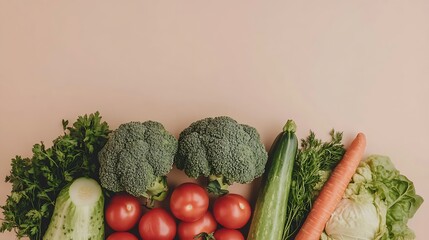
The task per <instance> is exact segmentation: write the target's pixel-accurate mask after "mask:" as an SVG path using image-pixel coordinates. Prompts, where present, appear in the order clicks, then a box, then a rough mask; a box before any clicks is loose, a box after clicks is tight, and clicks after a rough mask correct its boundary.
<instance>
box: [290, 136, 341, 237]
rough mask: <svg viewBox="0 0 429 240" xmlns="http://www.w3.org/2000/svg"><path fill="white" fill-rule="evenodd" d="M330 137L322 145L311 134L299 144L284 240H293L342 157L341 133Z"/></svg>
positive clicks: (320, 141)
mask: <svg viewBox="0 0 429 240" xmlns="http://www.w3.org/2000/svg"><path fill="white" fill-rule="evenodd" d="M330 135H331V140H330V141H328V142H323V141H322V140H320V139H317V138H316V135H315V134H314V132H312V131H310V135H309V136H308V137H307V138H306V139H302V140H301V148H300V149H298V153H297V157H296V160H295V163H294V168H293V173H292V186H291V189H290V193H289V199H288V209H287V212H286V215H287V217H286V225H285V229H284V233H283V240H289V239H294V238H295V235H296V234H297V233H298V230H299V229H300V228H301V226H302V224H303V223H304V220H305V218H306V217H307V215H308V213H309V212H310V209H311V207H312V204H313V201H314V200H315V199H316V197H317V195H318V194H319V192H320V190H321V188H322V186H323V184H324V183H325V182H326V181H327V180H328V177H329V175H330V173H331V171H332V170H333V169H334V168H335V166H336V165H337V164H338V162H339V161H340V160H341V159H342V157H343V155H344V153H345V149H344V145H343V144H342V143H341V140H342V137H343V136H342V133H341V132H335V131H334V130H332V131H331V132H330Z"/></svg>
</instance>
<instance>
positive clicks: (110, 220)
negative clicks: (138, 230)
mask: <svg viewBox="0 0 429 240" xmlns="http://www.w3.org/2000/svg"><path fill="white" fill-rule="evenodd" d="M141 213H142V209H141V205H140V202H139V200H138V199H137V198H136V197H134V196H132V195H129V194H126V193H120V194H116V195H114V196H113V197H112V199H111V200H110V203H109V204H108V205H107V208H106V222H107V224H108V225H109V226H110V227H111V228H112V229H113V230H115V231H118V232H125V231H128V230H130V229H131V228H133V227H134V226H135V225H136V224H137V222H138V221H139V218H140V216H141Z"/></svg>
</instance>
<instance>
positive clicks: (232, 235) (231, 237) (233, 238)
mask: <svg viewBox="0 0 429 240" xmlns="http://www.w3.org/2000/svg"><path fill="white" fill-rule="evenodd" d="M214 237H215V238H216V240H244V236H243V234H241V232H240V231H238V230H236V229H228V228H221V229H219V230H217V231H216V232H215V233H214Z"/></svg>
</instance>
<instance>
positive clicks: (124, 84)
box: [0, 0, 429, 239]
mask: <svg viewBox="0 0 429 240" xmlns="http://www.w3.org/2000/svg"><path fill="white" fill-rule="evenodd" d="M428 13H429V1H424V0H421V1H402V0H401V1H394V0H389V1H381V0H380V1H378V0H375V1H374V0H370V1H365V0H363V1H361V0H359V1H358V0H356V1H241V0H236V1H194V0H189V1H86V0H85V1H79V0H78V1H47V0H44V1H10V0H0V146H1V150H0V177H1V179H3V178H4V177H5V176H6V175H7V174H8V173H9V170H10V159H11V158H12V157H14V156H15V155H17V154H18V155H24V156H29V154H30V153H31V151H30V150H31V146H32V144H34V143H36V142H39V141H45V142H50V141H51V140H52V139H53V138H54V137H56V136H58V135H59V134H61V125H60V120H61V119H63V118H65V119H70V120H74V119H75V118H76V117H77V116H78V115H80V114H84V113H91V112H94V111H96V110H99V111H100V112H101V114H102V115H103V116H104V119H105V120H107V121H108V122H109V123H110V125H111V126H112V128H116V127H117V126H118V125H119V124H120V123H123V122H128V121H131V120H140V121H144V120H149V119H152V120H157V121H160V122H162V123H163V124H164V125H165V126H166V128H167V129H168V130H170V131H171V132H172V133H174V134H175V135H176V136H177V135H178V133H179V132H180V131H181V130H183V129H184V128H185V127H187V126H188V125H189V124H190V123H191V122H192V121H195V120H198V119H200V118H203V117H208V116H217V115H229V116H231V117H233V118H235V119H237V120H238V121H240V122H243V123H247V124H250V125H253V126H254V127H256V128H257V129H258V130H259V132H260V134H261V137H262V139H263V141H264V143H265V144H266V146H267V147H269V146H270V144H271V142H272V141H273V139H274V137H275V135H276V134H277V133H278V131H280V129H281V128H282V126H283V124H284V122H285V121H286V120H287V119H288V118H293V119H294V120H295V121H296V122H297V124H298V127H299V128H298V137H299V138H303V137H305V136H306V135H307V133H308V132H309V130H310V129H312V130H314V131H315V132H316V133H317V134H318V135H319V136H321V137H323V138H327V136H328V132H329V130H330V129H331V128H335V129H337V130H341V131H344V135H345V143H346V144H349V142H350V139H351V138H352V137H353V136H354V135H355V134H356V133H357V132H358V131H362V132H364V133H366V135H367V139H368V148H367V153H368V154H370V153H380V154H386V155H389V156H390V157H391V158H392V160H393V161H394V163H395V164H396V166H397V167H398V168H399V169H400V170H401V171H402V172H403V173H404V174H405V175H406V176H408V177H409V178H410V179H411V180H413V181H414V183H415V186H416V189H417V191H418V193H420V194H421V195H422V196H423V197H424V198H426V200H427V201H429V187H428V180H429V178H428V177H429V174H428V169H429V161H428V155H427V151H428V146H427V144H428V140H427V139H428V135H429V127H428V123H429V108H428V103H429V94H428V93H429V83H428V80H429V79H428V77H429V44H428V43H429V14H428ZM177 175H180V173H177V172H175V173H174V174H171V178H170V179H175V177H176V176H177ZM233 190H234V191H237V192H241V193H243V194H249V192H250V190H251V186H234V188H233ZM9 193H10V185H8V184H5V183H1V184H0V204H1V205H3V204H4V201H5V199H6V195H7V194H9ZM428 215H429V208H428V207H427V204H423V206H422V207H421V209H420V211H419V212H418V213H417V215H416V216H415V217H414V219H413V220H412V221H411V223H410V226H411V227H412V228H413V229H414V230H415V232H416V234H417V239H425V236H427V226H428V224H427V216H428ZM0 238H1V239H14V237H13V235H12V234H0Z"/></svg>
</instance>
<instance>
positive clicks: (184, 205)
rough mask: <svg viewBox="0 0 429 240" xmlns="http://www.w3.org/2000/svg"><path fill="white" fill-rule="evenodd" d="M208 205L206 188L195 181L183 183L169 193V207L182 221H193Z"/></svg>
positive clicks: (199, 216) (201, 214)
mask: <svg viewBox="0 0 429 240" xmlns="http://www.w3.org/2000/svg"><path fill="white" fill-rule="evenodd" d="M208 207H209V196H208V194H207V192H206V190H205V189H204V188H203V187H201V186H200V185H198V184H196V183H183V184H181V185H179V186H178V187H176V188H175V189H174V191H173V193H172V194H171V198H170V209H171V212H172V213H173V215H174V216H175V217H176V218H178V219H180V220H182V221H184V222H195V221H197V220H198V219H200V218H201V217H203V216H204V213H206V212H207V209H208Z"/></svg>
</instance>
